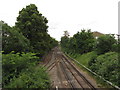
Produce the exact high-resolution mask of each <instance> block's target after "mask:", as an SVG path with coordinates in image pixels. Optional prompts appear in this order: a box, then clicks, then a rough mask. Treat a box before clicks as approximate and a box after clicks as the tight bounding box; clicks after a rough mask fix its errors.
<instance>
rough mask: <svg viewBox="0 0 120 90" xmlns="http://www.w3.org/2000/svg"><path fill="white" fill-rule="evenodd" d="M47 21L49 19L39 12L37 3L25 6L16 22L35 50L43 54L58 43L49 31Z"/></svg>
mask: <svg viewBox="0 0 120 90" xmlns="http://www.w3.org/2000/svg"><path fill="white" fill-rule="evenodd" d="M47 23H48V20H47V19H46V18H45V17H44V16H42V14H41V13H39V11H38V10H37V7H36V6H35V4H30V5H28V6H26V8H23V9H22V10H21V11H20V12H19V16H18V17H17V22H16V27H17V28H19V30H20V32H22V33H23V35H24V36H25V37H26V38H27V39H28V40H29V41H30V45H31V46H32V47H33V49H34V52H40V54H42V55H43V54H45V52H47V51H49V50H50V49H51V48H53V47H54V45H57V41H56V40H54V39H53V38H51V37H50V35H49V34H48V33H47V28H48V26H47ZM41 48H42V49H41Z"/></svg>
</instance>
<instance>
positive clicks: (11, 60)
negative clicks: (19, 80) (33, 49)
mask: <svg viewBox="0 0 120 90" xmlns="http://www.w3.org/2000/svg"><path fill="white" fill-rule="evenodd" d="M34 55H35V54H34V53H26V54H25V53H22V54H20V53H16V54H14V52H11V53H9V54H3V55H2V57H3V58H2V71H3V73H2V74H3V80H2V82H3V83H2V84H3V87H4V86H5V85H7V84H8V83H9V82H10V81H11V80H12V79H13V78H14V77H18V75H19V74H20V73H21V72H22V70H26V69H27V68H28V67H30V66H34V65H35V64H36V63H37V60H38V59H39V58H38V57H36V56H34Z"/></svg>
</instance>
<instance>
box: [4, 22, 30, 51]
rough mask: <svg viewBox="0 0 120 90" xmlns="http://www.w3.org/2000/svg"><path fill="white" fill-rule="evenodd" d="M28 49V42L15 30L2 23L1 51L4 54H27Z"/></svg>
mask: <svg viewBox="0 0 120 90" xmlns="http://www.w3.org/2000/svg"><path fill="white" fill-rule="evenodd" d="M29 48H30V43H29V40H28V39H27V38H25V37H24V36H23V34H22V33H19V32H18V29H17V28H15V27H10V26H9V25H8V24H6V23H4V22H2V50H3V51H4V53H10V52H11V51H15V52H28V51H29Z"/></svg>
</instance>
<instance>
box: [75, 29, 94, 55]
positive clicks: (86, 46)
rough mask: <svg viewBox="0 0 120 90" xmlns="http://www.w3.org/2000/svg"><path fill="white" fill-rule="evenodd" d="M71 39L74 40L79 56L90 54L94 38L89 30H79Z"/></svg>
mask: <svg viewBox="0 0 120 90" xmlns="http://www.w3.org/2000/svg"><path fill="white" fill-rule="evenodd" d="M73 37H75V38H76V45H77V47H76V48H77V49H76V50H77V52H78V53H80V54H83V53H87V52H90V51H92V50H93V49H94V45H95V38H94V37H93V35H92V32H91V30H88V31H85V30H81V32H78V33H77V34H75V35H74V36H73Z"/></svg>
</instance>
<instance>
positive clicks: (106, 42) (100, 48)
mask: <svg viewBox="0 0 120 90" xmlns="http://www.w3.org/2000/svg"><path fill="white" fill-rule="evenodd" d="M116 44H117V41H116V40H115V37H114V36H112V35H103V36H101V37H99V38H98V39H97V47H96V49H97V53H98V54H104V53H106V52H109V51H112V50H113V48H116Z"/></svg>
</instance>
